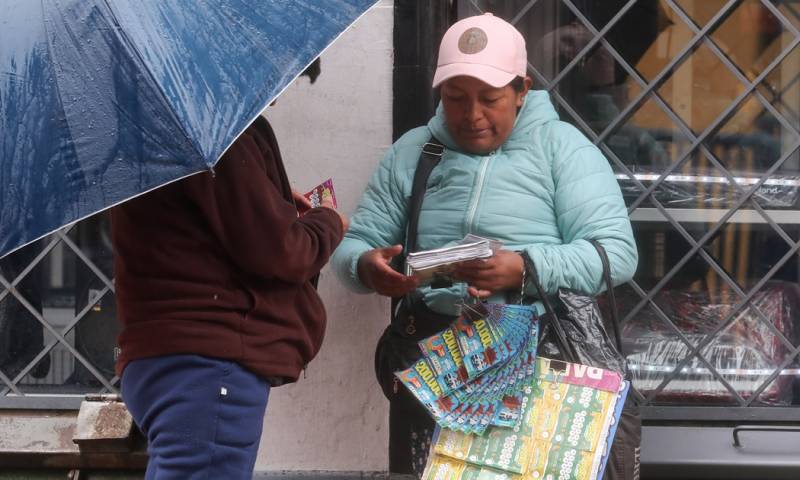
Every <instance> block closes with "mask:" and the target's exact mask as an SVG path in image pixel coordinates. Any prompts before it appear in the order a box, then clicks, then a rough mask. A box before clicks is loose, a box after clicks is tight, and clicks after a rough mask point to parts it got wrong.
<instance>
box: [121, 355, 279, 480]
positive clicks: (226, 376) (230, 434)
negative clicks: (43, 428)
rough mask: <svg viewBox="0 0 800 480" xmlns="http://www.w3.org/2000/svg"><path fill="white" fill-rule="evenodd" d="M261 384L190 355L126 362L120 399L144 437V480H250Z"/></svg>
mask: <svg viewBox="0 0 800 480" xmlns="http://www.w3.org/2000/svg"><path fill="white" fill-rule="evenodd" d="M269 389H270V387H269V383H267V382H266V381H265V380H262V379H261V378H259V377H258V376H256V375H255V374H253V373H251V372H249V371H248V370H245V369H244V368H242V367H241V366H239V365H238V364H236V363H234V362H230V361H226V360H219V359H214V358H208V357H201V356H198V355H169V356H163V357H155V358H147V359H142V360H136V361H133V362H131V363H130V364H128V365H127V366H126V367H125V371H124V372H123V375H122V398H123V400H125V404H126V405H127V407H128V410H130V412H131V415H133V418H134V420H135V421H136V424H137V425H138V426H139V428H140V429H141V430H142V432H143V433H144V434H145V435H146V437H147V440H148V447H147V452H148V454H149V456H150V460H149V462H148V464H147V474H146V475H145V479H146V480H153V479H154V480H167V479H181V480H185V479H223V478H224V479H231V480H235V479H248V480H249V479H251V478H252V476H253V467H254V466H255V462H256V454H257V452H258V444H259V441H260V439H261V428H262V423H263V420H264V411H265V410H266V408H267V399H268V397H269Z"/></svg>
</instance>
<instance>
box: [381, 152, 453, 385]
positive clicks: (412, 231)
mask: <svg viewBox="0 0 800 480" xmlns="http://www.w3.org/2000/svg"><path fill="white" fill-rule="evenodd" d="M443 153H444V146H443V145H442V144H441V142H439V141H438V140H437V139H436V138H431V139H430V141H429V142H428V143H426V144H425V145H423V146H422V153H420V157H419V162H418V163H417V168H416V170H415V171H414V180H413V183H412V186H411V198H410V200H409V206H408V228H407V230H406V246H405V249H404V252H414V251H416V250H417V225H418V223H419V213H420V210H421V209H422V200H423V199H424V198H425V189H426V184H427V181H428V177H429V176H430V174H431V171H433V168H434V167H435V166H436V165H437V164H438V163H439V160H441V158H442V154H443ZM404 258H405V257H403V258H401V259H400V260H401V262H400V266H402V264H403V263H404V262H403V261H402V260H403V259H404ZM391 314H392V315H391V323H390V324H389V326H388V327H386V330H384V332H383V335H382V336H381V338H380V339H379V340H378V345H377V347H376V349H375V376H376V377H377V379H378V383H379V384H380V386H381V390H383V394H384V395H385V396H386V398H388V399H389V400H391V399H392V398H393V397H394V396H395V395H397V394H398V392H399V391H400V389H399V384H398V381H397V379H396V378H395V376H394V372H396V371H398V370H403V369H406V368H408V367H410V366H411V365H412V364H413V363H414V362H416V361H417V360H419V358H420V357H421V356H422V353H421V352H420V349H419V347H418V346H417V342H419V341H420V340H422V339H424V338H427V337H429V336H431V335H433V334H434V333H436V332H439V331H442V330H444V329H445V328H447V327H448V326H449V325H450V323H452V322H453V320H455V318H456V317H455V316H450V315H442V314H440V313H436V312H434V311H432V310H431V309H429V308H428V307H427V305H425V302H424V301H423V299H422V298H421V297H420V295H419V293H418V292H412V293H410V294H408V295H406V296H404V297H401V298H393V299H392V312H391Z"/></svg>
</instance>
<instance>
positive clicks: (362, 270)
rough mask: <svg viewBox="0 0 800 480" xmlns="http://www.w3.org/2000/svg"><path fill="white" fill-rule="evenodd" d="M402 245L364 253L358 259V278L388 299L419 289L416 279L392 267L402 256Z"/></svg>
mask: <svg viewBox="0 0 800 480" xmlns="http://www.w3.org/2000/svg"><path fill="white" fill-rule="evenodd" d="M402 251H403V246H402V245H394V246H391V247H385V248H376V249H374V250H369V251H368V252H364V253H363V254H362V255H361V257H359V259H358V267H357V268H358V278H359V279H360V280H361V283H363V284H364V285H365V286H366V287H368V288H371V289H373V290H375V291H376V292H378V293H379V294H381V295H386V296H387V297H400V296H403V295H405V294H406V293H408V292H410V291H412V290H414V289H415V288H417V285H418V284H419V282H418V281H417V279H416V278H415V277H413V276H412V277H409V276H406V275H403V274H402V273H398V272H397V271H395V270H394V269H393V268H392V266H391V265H390V263H391V261H392V258H394V257H396V256H397V255H400V253H401V252H402Z"/></svg>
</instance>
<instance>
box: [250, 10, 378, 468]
mask: <svg viewBox="0 0 800 480" xmlns="http://www.w3.org/2000/svg"><path fill="white" fill-rule="evenodd" d="M392 8H393V2H392V1H390V0H381V1H380V2H379V3H378V4H377V5H376V6H375V7H373V8H372V10H370V11H369V12H367V13H366V14H365V15H364V16H363V17H362V18H361V19H359V20H358V22H356V23H355V25H353V27H352V28H351V29H350V30H348V31H347V32H345V33H344V34H343V35H342V36H341V37H340V38H339V39H338V40H337V41H336V42H335V43H334V44H333V45H332V46H331V47H330V48H329V49H328V50H326V51H325V53H323V55H322V60H321V61H322V74H321V75H320V77H319V78H318V79H317V81H316V83H314V85H310V84H309V81H308V79H307V78H306V77H303V78H301V79H299V80H298V81H296V82H295V83H294V84H293V85H292V86H290V87H289V88H288V89H287V90H286V91H285V92H284V93H283V94H282V95H281V96H280V97H279V98H278V101H277V103H276V104H275V105H274V106H272V107H269V108H268V109H267V110H266V111H265V113H264V115H265V116H266V117H267V118H268V119H269V120H270V122H271V123H272V126H273V127H274V129H275V133H276V135H277V137H278V141H279V143H280V147H281V153H282V154H283V158H284V162H285V163H286V168H287V170H288V173H289V179H290V180H291V183H292V186H293V187H294V188H295V189H296V190H299V191H307V190H310V189H311V188H312V187H313V186H315V185H317V184H318V183H320V182H321V181H322V180H325V179H327V178H329V177H330V178H333V183H334V187H335V190H336V198H337V200H338V203H339V208H340V210H342V211H343V212H345V213H347V214H348V215H349V214H351V213H352V211H353V210H354V208H355V205H356V203H357V202H358V199H359V198H360V196H361V193H362V192H363V190H364V187H365V186H366V183H367V180H368V178H369V176H370V174H371V173H372V170H373V168H374V167H375V165H376V164H377V163H378V161H379V160H380V158H381V157H382V156H383V153H384V151H385V150H386V149H387V148H388V147H389V146H390V145H391V141H392V138H391V136H392V50H393V48H392V24H393V10H392ZM319 290H320V294H321V296H322V299H323V301H324V302H325V305H326V308H327V311H328V330H327V335H326V338H325V342H324V344H323V346H322V350H321V352H320V354H319V356H318V357H317V358H316V359H315V360H314V361H313V362H312V363H311V364H310V366H309V368H308V372H307V374H308V377H307V378H301V379H300V381H299V382H298V383H297V384H294V385H288V386H284V387H280V388H276V389H274V390H273V391H272V393H271V396H270V400H269V406H268V408H267V415H266V419H265V421H264V435H263V437H262V441H261V448H260V451H259V456H258V462H257V464H256V469H257V470H348V471H357V470H361V471H385V470H386V469H387V467H388V452H387V448H388V402H387V401H386V400H385V399H384V397H383V395H382V394H381V392H380V389H379V388H378V385H377V383H376V382H375V380H374V374H373V367H372V365H373V362H372V358H373V351H374V346H375V343H376V341H377V339H378V337H379V335H380V333H381V332H382V330H383V328H384V327H385V326H386V324H387V322H388V309H389V307H388V302H387V301H386V300H384V299H381V298H378V297H377V296H376V295H355V294H353V293H350V292H348V291H346V290H345V289H344V288H343V287H342V286H341V285H340V284H339V283H338V281H337V280H336V278H335V277H334V275H333V272H331V271H330V269H329V268H327V267H326V268H325V270H323V272H322V277H321V280H320V287H319Z"/></svg>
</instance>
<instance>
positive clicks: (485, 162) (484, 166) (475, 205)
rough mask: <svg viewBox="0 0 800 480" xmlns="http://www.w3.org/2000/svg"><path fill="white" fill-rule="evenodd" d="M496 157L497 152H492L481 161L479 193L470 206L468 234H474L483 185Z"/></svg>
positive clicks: (467, 225) (467, 223) (467, 224)
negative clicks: (487, 171)
mask: <svg viewBox="0 0 800 480" xmlns="http://www.w3.org/2000/svg"><path fill="white" fill-rule="evenodd" d="M494 155H495V152H492V153H490V154H489V156H487V157H484V158H483V159H482V160H481V162H483V164H482V165H481V170H480V173H479V174H478V175H479V177H478V178H479V181H478V192H477V193H476V194H475V198H474V199H473V200H472V205H471V206H470V209H469V214H468V215H467V222H466V227H467V233H472V222H474V221H475V213H476V212H477V210H478V202H479V201H480V199H481V194H482V193H483V184H484V183H485V182H486V170H488V169H489V161H490V160H491V159H492V158H493V157H494Z"/></svg>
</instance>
